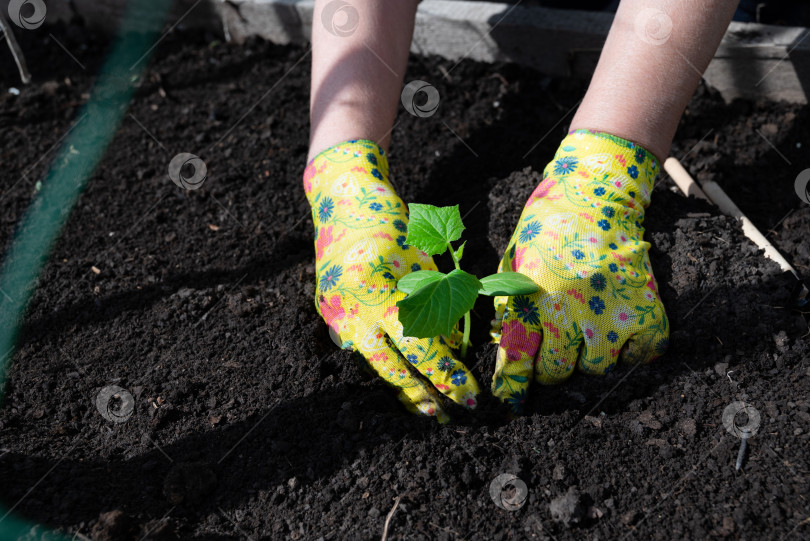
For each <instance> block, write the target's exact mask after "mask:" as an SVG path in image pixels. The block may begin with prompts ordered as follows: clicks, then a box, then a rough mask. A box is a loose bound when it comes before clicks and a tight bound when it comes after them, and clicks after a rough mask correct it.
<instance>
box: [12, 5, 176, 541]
mask: <svg viewBox="0 0 810 541" xmlns="http://www.w3.org/2000/svg"><path fill="white" fill-rule="evenodd" d="M170 7H171V2H166V1H161V0H133V1H130V2H127V9H126V13H125V15H124V17H123V18H122V21H121V25H120V27H119V28H118V32H117V36H116V38H115V42H114V43H113V47H112V49H111V52H110V54H109V56H108V57H107V59H106V61H105V63H104V66H103V68H102V69H101V72H100V74H99V76H98V79H97V80H96V83H95V85H94V87H93V90H92V92H91V93H90V99H89V100H88V102H87V104H86V105H85V106H84V107H83V109H82V111H81V112H80V113H79V116H78V119H79V120H78V121H77V122H76V124H75V125H74V127H73V129H72V130H71V132H70V133H69V135H68V136H67V137H66V138H65V141H64V143H63V145H62V147H61V148H60V150H59V152H58V153H57V154H56V157H55V159H54V161H53V163H52V165H51V168H50V171H49V172H48V174H47V175H46V177H45V180H44V181H43V182H42V188H41V190H40V191H39V192H38V193H37V194H36V196H35V197H34V200H33V201H32V202H31V205H30V206H29V207H28V210H27V211H26V213H25V216H24V217H23V219H22V220H21V221H20V223H19V224H18V227H17V230H16V233H15V235H14V239H13V240H12V243H11V246H10V248H9V250H8V252H7V253H6V256H5V259H4V260H3V265H2V268H1V269H0V404H2V402H3V390H4V389H5V384H6V374H7V371H8V367H9V366H10V364H11V359H12V357H13V356H14V348H15V346H16V340H17V336H18V334H19V330H20V327H21V325H22V322H23V319H24V317H25V313H26V309H27V307H28V303H29V301H30V300H31V297H32V295H33V294H34V292H35V290H36V287H37V279H38V278H39V275H40V273H41V272H42V268H43V267H44V266H45V263H47V261H48V258H49V256H50V253H51V249H52V248H53V245H54V243H55V242H56V240H57V239H58V237H59V235H60V233H61V231H62V228H63V227H64V225H65V223H66V222H67V219H68V217H69V216H70V212H71V211H72V210H73V207H74V206H75V205H76V201H77V200H78V198H79V195H80V194H81V193H82V191H83V190H84V188H85V186H86V185H87V180H88V179H89V178H90V175H91V174H92V172H93V170H94V169H95V168H96V166H97V165H98V163H99V161H101V158H102V157H103V156H104V153H105V151H106V149H107V146H108V145H109V143H110V141H111V140H112V138H113V136H114V135H115V132H116V130H117V129H118V125H119V124H120V123H121V119H122V118H123V116H124V113H125V112H126V109H127V107H128V105H129V102H130V100H131V98H132V94H133V90H134V85H133V83H134V82H135V81H137V80H138V79H139V78H140V76H141V74H142V73H143V71H144V69H145V67H146V65H147V62H148V60H149V56H150V54H151V52H152V49H153V48H154V45H155V44H156V38H157V33H158V31H159V30H160V28H162V26H163V23H164V21H165V20H166V15H167V13H168V10H169V8H170ZM16 505H17V504H14V507H12V508H11V509H5V508H3V507H2V506H1V505H0V539H48V540H50V539H54V540H56V539H68V538H67V537H64V536H62V535H60V534H58V533H56V532H48V531H45V530H43V528H42V526H39V525H34V524H31V523H27V522H25V521H23V520H20V519H18V518H16V517H14V516H13V515H12V514H11V512H12V511H13V510H14V508H15V507H16Z"/></svg>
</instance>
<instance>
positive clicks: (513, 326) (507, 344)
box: [501, 320, 540, 362]
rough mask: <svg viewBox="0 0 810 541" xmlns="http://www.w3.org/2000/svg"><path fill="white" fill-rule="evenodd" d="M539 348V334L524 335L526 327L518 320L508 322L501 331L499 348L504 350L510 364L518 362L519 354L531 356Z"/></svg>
mask: <svg viewBox="0 0 810 541" xmlns="http://www.w3.org/2000/svg"><path fill="white" fill-rule="evenodd" d="M539 346H540V333H536V332H531V333H528V334H527V333H526V327H525V326H524V325H523V323H521V322H520V321H518V320H513V321H508V322H506V323H504V324H503V327H502V329H501V347H502V348H503V349H504V350H506V358H507V360H508V361H510V362H515V361H519V360H520V357H521V355H520V354H521V352H523V353H525V354H526V355H533V354H534V353H536V352H537V348H538V347H539Z"/></svg>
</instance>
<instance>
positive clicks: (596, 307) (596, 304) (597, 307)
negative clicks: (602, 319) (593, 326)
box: [588, 297, 605, 316]
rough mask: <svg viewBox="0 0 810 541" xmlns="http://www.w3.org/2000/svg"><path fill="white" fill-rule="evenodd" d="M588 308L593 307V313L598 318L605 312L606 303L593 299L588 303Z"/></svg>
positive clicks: (596, 298)
mask: <svg viewBox="0 0 810 541" xmlns="http://www.w3.org/2000/svg"><path fill="white" fill-rule="evenodd" d="M588 306H590V307H591V310H593V313H594V314H596V315H597V316H598V315H599V314H601V313H602V312H604V311H605V301H603V300H602V299H600V298H599V297H591V300H589V301H588Z"/></svg>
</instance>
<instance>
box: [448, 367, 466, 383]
mask: <svg viewBox="0 0 810 541" xmlns="http://www.w3.org/2000/svg"><path fill="white" fill-rule="evenodd" d="M450 379H451V380H453V385H455V386H456V387H458V386H459V385H464V384H465V383H467V374H465V373H464V370H456V371H455V372H453V373H452V374H451V375H450Z"/></svg>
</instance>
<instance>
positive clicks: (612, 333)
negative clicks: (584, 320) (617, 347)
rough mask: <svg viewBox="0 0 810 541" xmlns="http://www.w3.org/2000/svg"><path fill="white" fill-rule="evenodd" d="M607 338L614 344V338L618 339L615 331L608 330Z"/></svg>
mask: <svg viewBox="0 0 810 541" xmlns="http://www.w3.org/2000/svg"><path fill="white" fill-rule="evenodd" d="M607 339H608V341H609V342H611V343H613V344H615V343H616V340H618V339H619V335H618V334H617V333H616V331H610V332H609V333H607Z"/></svg>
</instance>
